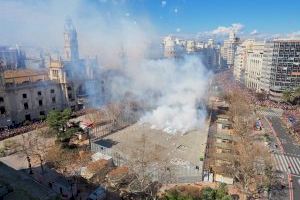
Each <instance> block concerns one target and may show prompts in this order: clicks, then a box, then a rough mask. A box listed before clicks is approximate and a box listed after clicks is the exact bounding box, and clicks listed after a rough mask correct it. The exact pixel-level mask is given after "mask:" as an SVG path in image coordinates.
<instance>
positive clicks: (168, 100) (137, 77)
mask: <svg viewBox="0 0 300 200" xmlns="http://www.w3.org/2000/svg"><path fill="white" fill-rule="evenodd" d="M123 72H124V73H125V74H126V76H127V77H129V79H128V80H129V81H120V79H119V78H118V80H114V81H113V82H114V83H115V85H114V87H113V88H114V92H117V93H118V92H122V93H123V94H124V93H125V92H128V91H130V92H131V93H133V94H134V95H135V96H137V98H139V99H144V100H145V99H146V101H147V103H148V104H150V106H151V107H152V108H153V109H152V110H149V111H148V112H146V113H145V114H144V116H143V117H142V118H141V119H140V122H141V123H150V124H151V125H152V128H154V129H160V130H164V131H165V132H168V133H172V134H175V133H185V132H187V131H190V130H194V129H197V128H200V127H201V125H202V124H203V123H204V120H205V116H206V111H205V109H204V108H203V107H202V105H201V102H202V99H203V97H204V96H205V93H206V88H207V84H208V79H209V77H210V73H209V72H208V71H207V70H206V68H205V67H204V65H203V64H202V62H201V60H200V58H199V57H196V56H186V57H184V58H183V59H182V60H175V59H159V60H143V61H142V62H140V63H137V64H136V65H135V64H132V65H128V66H126V67H125V68H124V71H123ZM149 91H151V93H150V94H153V93H155V94H159V95H156V96H155V97H153V96H152V95H149ZM118 96H122V95H119V94H118Z"/></svg>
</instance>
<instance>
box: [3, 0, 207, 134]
mask: <svg viewBox="0 0 300 200" xmlns="http://www.w3.org/2000/svg"><path fill="white" fill-rule="evenodd" d="M97 3H101V4H103V9H101V10H98V7H97V9H96V6H95V4H96V2H93V1H81V0H66V1H60V0H53V1H43V2H40V1H33V0H32V1H31V0H25V1H17V0H13V1H1V2H0V7H2V8H3V10H7V11H8V10H13V9H16V10H17V15H16V18H11V17H10V14H9V13H6V12H2V13H1V14H0V17H1V19H3V20H1V21H2V22H0V25H1V26H4V27H7V29H8V30H10V31H8V32H6V33H4V32H2V33H0V37H1V38H4V39H2V41H0V42H1V43H7V42H8V41H14V42H15V43H21V45H22V44H23V45H30V46H39V47H40V46H42V47H43V48H45V47H46V48H48V49H62V44H63V33H62V32H63V23H64V19H65V18H66V16H70V17H71V18H72V19H73V22H74V24H75V26H76V28H77V30H78V40H79V52H80V56H81V57H83V56H85V55H92V56H94V55H97V56H98V61H99V63H100V65H99V71H101V72H105V71H106V70H109V69H112V68H113V69H115V70H117V71H119V72H120V74H121V76H115V77H113V78H112V82H111V85H110V88H109V89H110V93H111V95H112V97H111V99H110V100H111V101H119V100H120V99H122V98H123V97H124V95H126V93H128V92H129V93H131V94H133V95H134V97H135V98H136V99H137V100H142V101H146V102H147V104H148V105H149V107H151V109H150V110H146V112H145V113H144V114H143V116H142V117H141V118H140V120H139V121H140V122H141V123H150V124H152V128H156V129H162V130H164V131H166V132H169V133H176V132H181V133H185V132H187V131H190V130H193V129H196V128H199V127H200V126H201V122H203V120H204V119H205V110H204V109H203V108H202V106H200V105H201V100H202V97H203V96H205V92H206V87H207V83H208V79H209V77H210V75H209V74H210V73H209V72H208V71H207V70H206V68H205V66H204V65H203V64H202V62H201V59H200V58H199V57H196V56H186V57H184V58H182V59H181V60H175V59H162V58H161V55H160V53H161V47H160V42H161V41H160V38H159V36H158V34H157V33H156V30H155V27H154V26H153V25H152V24H151V22H150V20H148V19H147V17H146V16H139V17H138V18H132V17H131V15H130V14H127V13H128V10H127V9H126V7H125V6H124V5H123V4H122V1H121V2H116V1H114V2H110V1H101V2H97ZM107 7H110V9H109V10H110V12H108V11H106V10H105V8H107ZM32 22H34V23H32ZM8 33H9V34H8ZM99 79H100V77H99ZM95 89H97V88H95V87H93V88H90V90H95ZM99 89H100V88H99ZM153 94H155V95H153ZM98 98H103V97H102V96H99V97H98Z"/></svg>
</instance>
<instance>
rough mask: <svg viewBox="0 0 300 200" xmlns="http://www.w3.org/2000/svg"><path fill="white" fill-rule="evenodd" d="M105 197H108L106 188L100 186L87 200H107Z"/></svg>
mask: <svg viewBox="0 0 300 200" xmlns="http://www.w3.org/2000/svg"><path fill="white" fill-rule="evenodd" d="M105 199H106V190H105V188H103V187H98V188H97V189H96V190H95V191H93V192H92V193H91V194H90V195H89V196H88V198H87V200H105Z"/></svg>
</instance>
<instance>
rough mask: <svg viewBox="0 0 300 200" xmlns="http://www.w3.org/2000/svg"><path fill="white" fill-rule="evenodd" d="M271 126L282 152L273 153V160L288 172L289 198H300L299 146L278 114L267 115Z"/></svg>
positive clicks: (280, 168)
mask: <svg viewBox="0 0 300 200" xmlns="http://www.w3.org/2000/svg"><path fill="white" fill-rule="evenodd" d="M267 118H268V120H269V122H270V123H271V126H272V127H273V130H274V134H275V135H276V137H277V138H278V139H279V142H280V144H278V145H280V146H281V147H282V150H283V152H282V154H281V155H280V154H277V155H276V154H274V158H275V162H276V164H277V166H278V169H279V170H281V171H282V172H285V173H286V174H290V177H291V182H290V183H289V186H290V187H291V191H290V192H289V194H290V195H289V196H290V200H293V199H295V200H296V199H300V147H299V144H297V143H296V142H295V141H294V140H293V138H292V137H291V135H289V133H288V131H287V130H286V129H285V127H284V126H283V125H282V122H281V119H280V118H279V117H278V116H268V117H267Z"/></svg>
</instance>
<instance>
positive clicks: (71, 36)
mask: <svg viewBox="0 0 300 200" xmlns="http://www.w3.org/2000/svg"><path fill="white" fill-rule="evenodd" d="M64 39H65V46H64V53H65V59H66V60H67V61H72V62H77V61H78V60H79V53H78V41H77V32H76V29H75V27H74V25H73V23H72V20H71V18H67V19H66V22H65V32H64Z"/></svg>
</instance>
